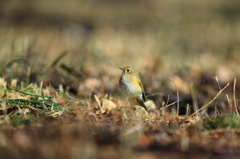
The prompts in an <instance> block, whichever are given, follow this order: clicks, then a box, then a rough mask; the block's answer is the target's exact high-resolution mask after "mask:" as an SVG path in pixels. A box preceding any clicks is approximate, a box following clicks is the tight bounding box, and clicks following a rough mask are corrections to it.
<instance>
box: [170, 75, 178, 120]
mask: <svg viewBox="0 0 240 159" xmlns="http://www.w3.org/2000/svg"><path fill="white" fill-rule="evenodd" d="M170 80H171V81H172V83H173V84H174V86H175V88H176V90H177V101H179V93H178V88H177V85H176V84H175V82H174V81H173V79H172V78H171V77H170ZM178 113H179V102H178V103H177V116H178Z"/></svg>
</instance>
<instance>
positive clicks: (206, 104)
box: [190, 83, 229, 117]
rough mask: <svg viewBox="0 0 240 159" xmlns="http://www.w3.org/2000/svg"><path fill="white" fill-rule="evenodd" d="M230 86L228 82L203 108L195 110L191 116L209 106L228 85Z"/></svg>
mask: <svg viewBox="0 0 240 159" xmlns="http://www.w3.org/2000/svg"><path fill="white" fill-rule="evenodd" d="M228 86H229V83H227V85H226V86H225V87H224V88H223V89H221V90H220V91H219V92H218V94H217V95H216V96H215V97H214V98H213V99H212V100H211V101H210V102H209V103H207V104H205V105H204V106H203V107H202V108H200V109H198V110H197V111H195V112H194V113H193V114H192V115H190V117H192V116H194V115H195V114H197V113H198V112H199V111H201V110H203V109H204V108H205V107H207V106H209V105H210V104H211V103H212V102H213V101H214V100H215V99H216V98H217V97H218V96H219V95H220V94H221V93H222V92H223V91H224V90H225V89H226V88H227V87H228Z"/></svg>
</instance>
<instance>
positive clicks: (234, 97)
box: [233, 77, 239, 115]
mask: <svg viewBox="0 0 240 159" xmlns="http://www.w3.org/2000/svg"><path fill="white" fill-rule="evenodd" d="M233 103H234V106H235V110H236V113H237V115H239V113H238V109H237V102H236V77H235V78H234V83H233Z"/></svg>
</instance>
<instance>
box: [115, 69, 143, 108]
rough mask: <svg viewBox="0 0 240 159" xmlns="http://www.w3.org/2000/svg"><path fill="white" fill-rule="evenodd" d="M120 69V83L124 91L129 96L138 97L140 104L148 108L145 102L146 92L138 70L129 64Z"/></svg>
mask: <svg viewBox="0 0 240 159" xmlns="http://www.w3.org/2000/svg"><path fill="white" fill-rule="evenodd" d="M120 69H121V70H122V76H121V77H120V79H119V85H120V87H121V90H122V92H123V93H124V95H126V96H127V97H129V98H132V99H136V100H137V102H138V104H139V105H140V106H142V107H144V108H145V110H147V108H146V106H145V104H144V101H145V100H146V97H145V92H144V89H143V86H142V82H141V80H140V77H139V74H138V72H137V71H135V70H134V69H133V68H132V67H129V66H126V67H123V68H120Z"/></svg>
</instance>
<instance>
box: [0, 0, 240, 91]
mask: <svg viewBox="0 0 240 159" xmlns="http://www.w3.org/2000/svg"><path fill="white" fill-rule="evenodd" d="M239 3H240V2H239V1H237V0H233V1H231V2H230V1H224V0H219V1H201V0H196V1H191V0H183V1H176V0H173V1H158V0H153V1H143V0H139V1H135V0H123V1H116V0H113V1H107V0H98V1H93V0H88V1H82V0H78V1H77V0H70V1H63V0H60V1H46V0H41V1H29V0H15V1H0V65H1V67H0V74H1V76H2V77H4V78H5V79H7V80H12V79H18V82H21V81H24V82H25V84H29V83H32V82H36V83H39V82H40V81H43V82H44V85H49V84H52V85H53V86H54V85H56V86H58V85H59V84H63V85H64V86H69V87H70V90H71V91H72V92H73V93H75V94H78V95H81V94H84V93H83V92H85V91H84V90H85V88H84V87H85V86H86V85H88V86H90V87H91V88H93V87H94V88H97V89H98V90H99V92H101V93H103V94H105V93H108V94H112V95H116V94H118V93H119V91H118V90H117V87H118V86H117V85H118V79H119V76H120V75H121V70H119V69H118V68H119V67H121V66H127V65H129V66H132V67H134V68H135V69H137V70H138V71H139V72H140V75H141V77H142V80H143V83H144V86H145V89H146V92H147V94H154V93H159V92H164V94H168V93H170V92H171V90H172V91H173V92H175V93H176V88H175V86H174V84H173V82H172V81H171V80H170V79H169V77H170V78H171V79H172V80H173V81H174V82H175V84H176V85H177V87H178V89H179V90H180V91H181V92H183V93H186V94H188V93H190V89H189V84H191V83H193V85H196V86H199V87H201V86H203V85H204V86H206V85H207V84H208V83H211V82H212V83H214V85H215V86H216V87H217V91H219V89H218V85H217V82H216V78H215V77H216V76H217V77H218V79H219V82H220V85H221V84H224V85H225V84H226V83H227V82H232V81H233V79H234V77H239V75H240V72H239V65H238V63H239V62H240V58H239V57H238V56H239V55H240V10H239V7H238V6H239V5H240V4H239ZM82 84H84V85H82ZM214 93H215V92H214Z"/></svg>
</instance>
